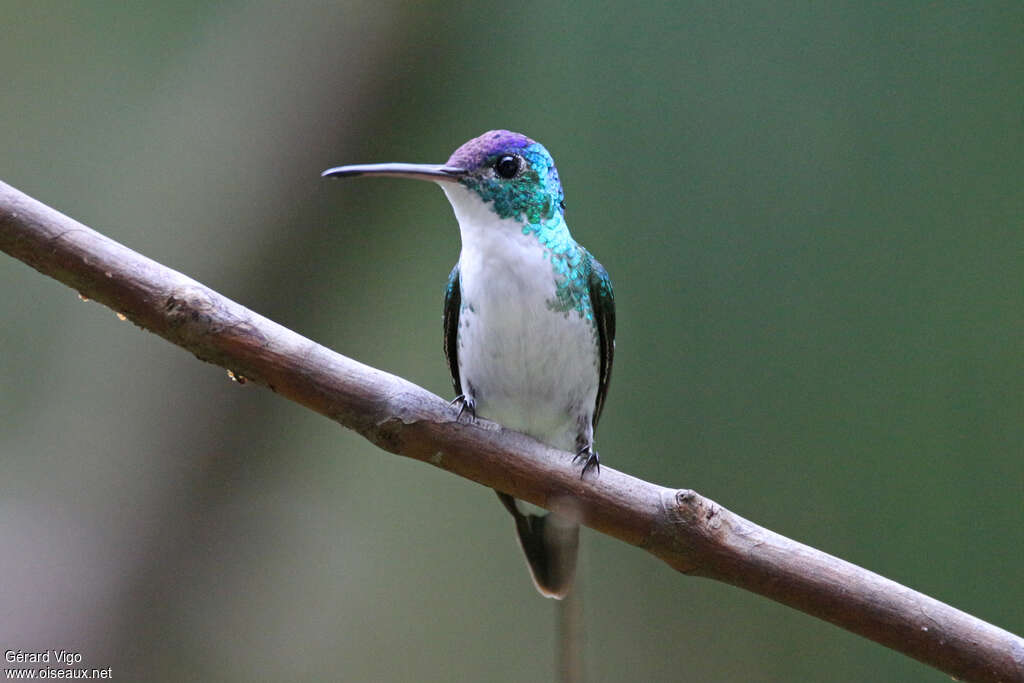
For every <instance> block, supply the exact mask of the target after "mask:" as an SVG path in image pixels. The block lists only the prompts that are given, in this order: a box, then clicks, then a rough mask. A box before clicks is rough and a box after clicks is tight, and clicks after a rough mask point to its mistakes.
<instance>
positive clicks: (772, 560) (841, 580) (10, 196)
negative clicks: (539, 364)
mask: <svg viewBox="0 0 1024 683" xmlns="http://www.w3.org/2000/svg"><path fill="white" fill-rule="evenodd" d="M0 249H3V251H5V252H7V253H8V254H10V255H11V256H13V257H15V258H17V259H20V260H21V261H24V262H25V263H27V264H28V265H30V266H32V267H33V268H35V269H36V270H38V271H39V272H41V273H43V274H45V275H48V276H50V277H52V278H55V279H57V280H59V281H60V282H63V283H64V284H66V285H68V286H69V287H72V288H74V289H76V290H78V292H79V293H81V294H82V295H83V296H86V297H88V298H90V299H94V300H96V301H98V302H100V303H102V304H105V305H107V306H109V307H110V308H112V309H114V310H115V311H117V312H119V313H122V314H124V315H125V316H127V317H128V318H129V319H131V320H132V321H133V322H134V323H135V324H136V325H138V326H140V327H142V328H145V329H147V330H149V331H150V332H153V333H155V334H158V335H160V336H161V337H163V338H165V339H167V340H168V341H170V342H171V343H173V344H177V345H178V346H181V347H183V348H185V349H187V350H189V351H191V352H192V353H193V354H195V356H196V357H198V358H199V359H200V360H204V361H207V362H209V363H214V364H216V365H220V366H222V367H225V368H228V369H229V370H231V371H233V372H234V373H235V374H236V375H242V376H244V377H245V378H247V379H248V380H251V381H254V382H257V383H259V384H262V385H265V386H267V387H269V388H270V389H271V390H272V391H274V392H276V393H279V394H281V395H282V396H285V397H286V398H289V399H291V400H293V401H295V402H297V403H300V404H302V405H304V406H306V407H307V408H310V409H311V410H315V411H316V412H318V413H320V414H322V415H325V416H327V417H329V418H331V419H332V420H334V421H336V422H338V423H340V424H341V425H343V426H345V427H347V428H349V429H352V430H355V431H357V432H359V433H360V434H361V435H363V436H364V437H366V438H367V439H369V440H370V441H371V442H373V443H374V444H376V445H377V446H379V447H380V448H383V449H384V450H386V451H390V452H392V453H396V454H398V455H404V456H407V457H410V458H415V459H417V460H422V461H424V462H427V463H430V464H432V465H435V466H437V467H440V468H441V469H444V470H447V471H449V472H451V473H453V474H457V475H459V476H461V477H465V478H467V479H472V480H473V481H476V482H478V483H480V484H484V485H485V486H489V487H492V488H495V489H498V490H499V491H504V492H507V493H510V494H512V495H514V496H516V497H517V498H521V499H523V500H527V501H530V502H532V503H536V504H538V505H542V506H546V507H553V506H554V507H564V506H566V505H571V506H572V508H573V509H574V510H575V511H576V512H577V513H578V514H579V515H580V517H581V519H582V522H583V523H584V524H586V525H587V526H589V527H592V528H594V529H596V530H598V531H600V532H603V533H605V534H608V535H609V536H614V537H615V538H618V539H620V540H623V541H625V542H627V543H631V544H633V545H636V546H639V547H641V548H643V549H645V550H647V551H648V552H650V553H651V554H653V555H655V556H657V557H659V558H661V559H662V560H664V561H665V562H667V563H668V564H669V565H670V566H672V567H674V568H675V569H677V570H679V571H680V572H683V573H684V574H691V575H695V576H704V577H708V578H712V579H717V580H719V581H724V582H726V583H730V584H733V585H735V586H738V587H740V588H744V589H746V590H749V591H753V592H755V593H760V594H761V595H764V596H766V597H769V598H771V599H773V600H776V601H778V602H781V603H782V604H785V605H789V606H790V607H795V608H796V609H799V610H802V611H804V612H807V613H808V614H811V615H814V616H816V617H819V618H821V619H825V620H826V621H830V622H832V623H833V624H836V625H837V626H841V627H842V628H845V629H847V630H849V631H852V632H854V633H858V634H860V635H862V636H864V637H866V638H870V639H872V640H874V641H876V642H878V643H881V644H882V645H885V646H887V647H890V648H892V649H894V650H897V651H899V652H902V653H904V654H906V655H908V656H910V657H914V658H915V659H918V660H920V661H922V662H924V663H926V664H929V665H931V666H934V667H936V668H938V669H941V670H942V671H945V672H947V673H949V674H951V675H953V676H955V677H957V678H959V679H962V680H975V681H1024V639H1021V638H1020V637H1018V636H1015V635H1013V634H1012V633H1009V632H1007V631H1004V630H1002V629H1000V628H997V627H995V626H993V625H991V624H988V623H986V622H984V621H981V620H980V619H977V618H975V617H972V616H970V615H969V614H966V613H964V612H961V611H960V610H957V609H955V608H953V607H950V606H949V605H946V604H944V603H942V602H939V601H937V600H934V599H932V598H929V597H928V596H926V595H923V594H921V593H918V592H916V591H913V590H911V589H909V588H907V587H905V586H902V585H900V584H898V583H895V582H893V581H890V580H888V579H885V578H883V577H881V576H879V575H877V574H874V573H872V572H869V571H867V570H865V569H861V568H860V567H857V566H855V565H852V564H850V563H848V562H845V561H843V560H840V559H838V558H835V557H832V556H831V555H828V554H826V553H823V552H821V551H819V550H815V549H814V548H811V547H809V546H806V545H803V544H801V543H798V542H796V541H793V540H790V539H788V538H785V537H784V536H780V535H779V534H776V533H774V532H772V531H769V530H767V529H764V528H762V527H759V526H758V525H756V524H754V523H752V522H750V521H748V520H746V519H743V518H742V517H739V516H738V515H735V514H733V513H731V512H729V511H728V510H726V509H725V508H723V507H722V506H720V505H718V504H717V503H715V502H713V501H711V500H709V499H707V498H704V497H703V496H701V495H699V494H698V493H696V492H694V491H690V490H686V489H681V490H677V489H669V488H665V487H662V486H658V485H656V484H651V483H648V482H645V481H642V480H640V479H636V478H635V477H631V476H629V475H628V474H624V473H622V472H617V471H615V470H613V469H611V468H608V467H602V468H601V473H600V477H597V478H588V479H587V480H581V479H580V478H579V475H578V470H577V469H576V468H573V467H569V466H568V463H569V462H570V460H571V458H572V455H571V454H569V453H562V452H560V451H557V450H555V449H552V448H550V447H548V446H545V445H543V444H541V443H539V442H537V441H535V440H533V439H531V438H529V437H527V436H524V435H522V434H518V433H516V432H512V431H509V430H506V429H503V428H501V427H500V426H498V425H496V424H494V423H491V422H487V421H485V420H476V421H469V420H466V419H463V420H459V419H457V417H456V412H455V411H453V410H451V409H450V408H449V406H448V403H447V402H446V401H444V400H443V399H441V398H439V397H438V396H435V395H434V394H432V393H430V392H428V391H426V390H425V389H422V388H420V387H418V386H416V385H415V384H412V383H410V382H407V381H406V380H404V379H402V378H400V377H396V376H394V375H391V374H388V373H386V372H382V371H380V370H376V369H374V368H371V367H369V366H366V365H363V364H362V363H359V362H357V361H354V360H352V359H350V358H346V357H344V356H341V355H339V354H337V353H334V352H333V351H330V350H329V349H326V348H324V347H323V346H320V345H319V344H316V343H315V342H312V341H310V340H309V339H306V338H304V337H302V336H300V335H298V334H296V333H295V332H292V331H291V330H288V329H286V328H284V327H282V326H280V325H278V324H276V323H274V322H272V321H270V320H267V319H266V318H264V317H262V316H260V315H258V314H256V313H254V312H252V311H250V310H248V309H246V308H245V307H243V306H241V305H239V304H237V303H235V302H234V301H231V300H230V299H227V298H225V297H223V296H221V295H220V294H217V293H216V292H214V291H213V290H211V289H209V288H207V287H205V286H203V285H202V284H200V283H198V282H196V281H195V280H192V279H190V278H188V277H186V276H184V275H182V274H181V273H178V272H176V271H174V270H171V269H169V268H166V267H164V266H162V265H160V264H159V263H156V262H155V261H152V260H150V259H148V258H146V257H145V256H142V255H140V254H137V253H135V252H133V251H131V250H130V249H128V248H127V247H124V246H122V245H121V244H118V243H117V242H114V241H113V240H110V239H108V238H106V237H104V236H103V235H100V234H99V233H97V232H94V231H93V230H90V229H89V228H87V227H86V226H84V225H82V224H81V223H78V222H77V221H74V220H72V219H70V218H68V217H67V216H64V215H63V214H61V213H59V212H57V211H55V210H54V209H51V208H49V207H47V206H45V205H44V204H41V203H39V202H38V201H36V200H34V199H32V198H31V197H29V196H27V195H25V194H23V193H21V192H19V191H18V190H16V189H14V188H12V187H10V186H9V185H6V184H4V183H2V182H0Z"/></svg>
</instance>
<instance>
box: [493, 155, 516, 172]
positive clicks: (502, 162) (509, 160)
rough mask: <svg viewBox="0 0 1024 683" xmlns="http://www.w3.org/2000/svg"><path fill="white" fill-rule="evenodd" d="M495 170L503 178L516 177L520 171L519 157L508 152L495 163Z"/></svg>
mask: <svg viewBox="0 0 1024 683" xmlns="http://www.w3.org/2000/svg"><path fill="white" fill-rule="evenodd" d="M494 170H495V172H497V174H498V175H500V176H501V177H502V178H514V177H515V175H516V173H519V157H517V156H513V155H511V154H506V155H505V156H503V157H501V158H499V159H498V160H497V161H496V162H495V163H494Z"/></svg>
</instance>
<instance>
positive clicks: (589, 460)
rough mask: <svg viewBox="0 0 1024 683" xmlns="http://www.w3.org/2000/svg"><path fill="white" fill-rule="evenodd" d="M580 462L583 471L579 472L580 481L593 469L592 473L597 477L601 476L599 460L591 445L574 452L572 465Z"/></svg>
mask: <svg viewBox="0 0 1024 683" xmlns="http://www.w3.org/2000/svg"><path fill="white" fill-rule="evenodd" d="M580 460H582V461H583V470H582V471H581V472H580V479H583V478H584V477H585V476H587V472H588V471H589V470H590V468H593V469H594V473H595V474H596V475H597V476H601V458H600V457H598V455H597V451H595V450H594V445H593V444H587V445H586V446H584V447H583V448H581V449H579V450H578V451H576V455H575V457H573V459H572V461H573V463H574V464H575V463H577V462H579V461H580Z"/></svg>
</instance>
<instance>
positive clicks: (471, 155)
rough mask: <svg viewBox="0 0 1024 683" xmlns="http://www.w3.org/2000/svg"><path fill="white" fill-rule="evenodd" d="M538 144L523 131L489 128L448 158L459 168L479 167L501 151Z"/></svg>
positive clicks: (451, 164)
mask: <svg viewBox="0 0 1024 683" xmlns="http://www.w3.org/2000/svg"><path fill="white" fill-rule="evenodd" d="M533 144H536V143H534V141H533V140H531V139H530V138H528V137H526V136H525V135H523V134H522V133H513V132H512V131H510V130H489V131H487V132H486V133H484V134H483V135H481V136H480V137H476V138H473V139H472V140H470V141H469V142H467V143H465V144H464V145H462V146H461V147H459V148H458V149H457V150H455V151H454V152H453V153H452V155H451V156H450V157H449V158H448V163H447V165H448V166H457V167H458V168H466V169H470V168H477V167H478V166H480V165H482V164H483V163H484V161H485V160H486V159H487V158H488V157H491V156H494V155H495V154H498V153H499V152H508V151H512V150H516V149H522V148H524V147H529V146H530V145H533Z"/></svg>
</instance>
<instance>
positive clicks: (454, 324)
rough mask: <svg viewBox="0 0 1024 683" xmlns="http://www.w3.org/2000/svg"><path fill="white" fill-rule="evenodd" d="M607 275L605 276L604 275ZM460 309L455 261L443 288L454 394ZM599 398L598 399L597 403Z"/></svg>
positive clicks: (457, 383)
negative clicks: (446, 283) (446, 284)
mask: <svg viewBox="0 0 1024 683" xmlns="http://www.w3.org/2000/svg"><path fill="white" fill-rule="evenodd" d="M606 277H607V276H606ZM461 309H462V286H461V285H460V284H459V264H458V263H456V264H455V267H454V268H452V272H451V274H450V275H449V276H448V286H447V287H446V288H445V290H444V357H445V358H447V359H448V369H449V370H450V371H451V373H452V386H453V387H455V395H456V396H460V395H461V394H462V383H461V382H460V381H459V311H460V310H461ZM600 404H601V399H598V405H600Z"/></svg>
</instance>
